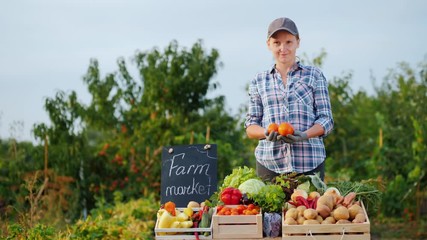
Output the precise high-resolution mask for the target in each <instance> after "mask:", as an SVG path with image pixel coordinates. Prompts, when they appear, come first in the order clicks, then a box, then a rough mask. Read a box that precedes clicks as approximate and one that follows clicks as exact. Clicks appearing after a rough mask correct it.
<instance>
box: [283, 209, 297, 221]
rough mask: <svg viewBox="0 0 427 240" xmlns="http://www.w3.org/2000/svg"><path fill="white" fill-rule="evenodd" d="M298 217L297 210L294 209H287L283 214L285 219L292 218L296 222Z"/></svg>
mask: <svg viewBox="0 0 427 240" xmlns="http://www.w3.org/2000/svg"><path fill="white" fill-rule="evenodd" d="M297 217H298V210H297V209H296V208H291V209H288V210H287V211H286V213H285V219H286V218H293V219H294V220H296V219H297Z"/></svg>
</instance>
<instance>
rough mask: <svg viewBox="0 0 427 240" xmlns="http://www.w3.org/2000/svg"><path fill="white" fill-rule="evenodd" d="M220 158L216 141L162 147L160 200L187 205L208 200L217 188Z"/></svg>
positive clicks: (177, 204)
mask: <svg viewBox="0 0 427 240" xmlns="http://www.w3.org/2000/svg"><path fill="white" fill-rule="evenodd" d="M217 160H218V158H217V146H216V144H195V145H177V146H167V147H163V149H162V176H161V203H162V204H163V203H165V202H168V201H172V202H174V203H175V204H176V206H177V207H186V206H187V204H188V202H189V201H196V202H199V203H200V202H203V201H205V200H206V199H209V198H210V197H211V195H212V194H214V193H215V191H217V181H218V170H217V167H218V163H217Z"/></svg>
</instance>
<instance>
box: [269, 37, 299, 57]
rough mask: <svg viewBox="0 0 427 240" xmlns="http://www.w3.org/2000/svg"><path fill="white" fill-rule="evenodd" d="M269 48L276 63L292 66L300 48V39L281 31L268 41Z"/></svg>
mask: <svg viewBox="0 0 427 240" xmlns="http://www.w3.org/2000/svg"><path fill="white" fill-rule="evenodd" d="M267 46H268V49H270V51H271V52H272V53H273V57H274V59H275V60H276V63H282V64H289V63H291V64H292V63H294V61H295V56H296V52H297V48H298V47H299V39H297V38H296V37H295V36H294V35H292V34H290V33H289V32H287V31H279V32H277V33H275V34H274V35H273V36H272V37H270V38H269V39H268V40H267Z"/></svg>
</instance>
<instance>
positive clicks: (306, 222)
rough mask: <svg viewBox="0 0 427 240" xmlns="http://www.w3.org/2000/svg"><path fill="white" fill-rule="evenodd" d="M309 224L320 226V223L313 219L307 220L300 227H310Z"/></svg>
mask: <svg viewBox="0 0 427 240" xmlns="http://www.w3.org/2000/svg"><path fill="white" fill-rule="evenodd" d="M310 224H320V223H319V222H318V221H317V220H314V219H307V220H305V221H304V222H303V223H302V225H310Z"/></svg>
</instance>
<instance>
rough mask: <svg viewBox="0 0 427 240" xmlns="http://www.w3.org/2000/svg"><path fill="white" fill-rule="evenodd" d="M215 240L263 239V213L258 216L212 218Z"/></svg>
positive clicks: (214, 216) (216, 216)
mask: <svg viewBox="0 0 427 240" xmlns="http://www.w3.org/2000/svg"><path fill="white" fill-rule="evenodd" d="M212 223H213V238H214V239H234V240H237V239H245V240H246V239H262V231H263V230H262V211H260V213H258V214H257V215H216V214H214V215H213V217H212Z"/></svg>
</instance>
